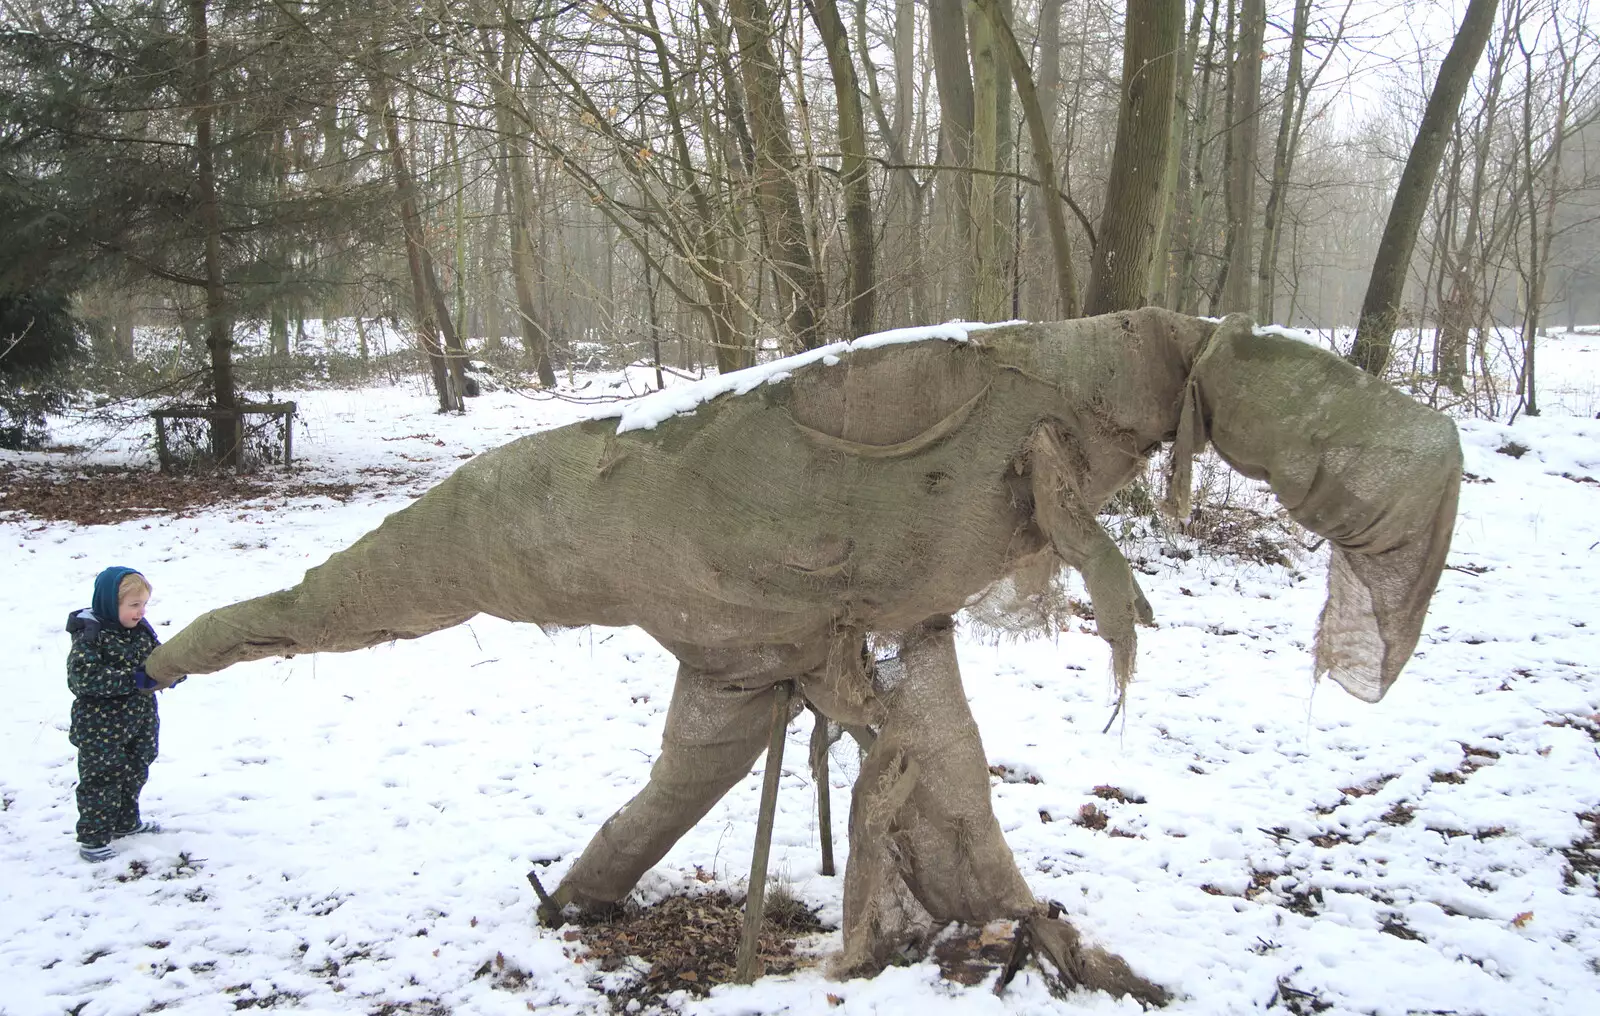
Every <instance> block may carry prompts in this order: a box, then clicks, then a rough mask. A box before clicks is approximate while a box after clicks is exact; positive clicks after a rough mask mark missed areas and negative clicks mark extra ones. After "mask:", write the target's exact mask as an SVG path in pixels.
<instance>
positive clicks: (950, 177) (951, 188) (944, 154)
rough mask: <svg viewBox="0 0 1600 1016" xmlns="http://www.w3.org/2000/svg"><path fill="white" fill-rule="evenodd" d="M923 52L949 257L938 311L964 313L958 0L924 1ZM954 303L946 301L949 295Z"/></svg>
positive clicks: (962, 47) (967, 233)
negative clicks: (935, 106) (935, 111)
mask: <svg viewBox="0 0 1600 1016" xmlns="http://www.w3.org/2000/svg"><path fill="white" fill-rule="evenodd" d="M928 46H929V48H930V49H931V50H932V51H933V76H934V80H935V81H936V82H937V83H938V88H939V165H940V166H941V167H948V169H946V170H945V171H944V172H942V173H940V174H939V176H938V178H937V179H938V184H937V186H936V190H935V195H936V196H938V197H939V198H940V199H941V200H940V202H939V204H940V206H941V207H940V208H939V209H938V213H939V216H940V218H941V219H942V220H943V221H944V223H945V224H946V225H947V226H948V227H949V228H950V231H951V236H950V252H951V253H952V254H953V255H954V257H953V263H952V264H951V266H950V271H949V272H948V274H949V276H950V279H949V281H948V282H947V283H946V288H945V296H944V307H945V310H946V311H947V312H948V311H949V310H950V309H951V308H952V306H954V307H957V308H959V311H960V312H965V310H966V308H967V307H968V305H969V301H970V299H971V294H972V291H973V274H972V268H973V266H972V258H971V255H970V254H969V249H970V244H971V238H972V232H971V224H972V210H971V209H972V204H971V197H972V190H971V187H970V186H969V181H968V177H969V176H970V173H969V172H968V171H969V170H970V169H971V168H972V132H973V97H972V68H971V66H970V65H969V64H968V63H967V23H966V13H965V12H964V11H963V10H962V6H961V0H928ZM952 287H953V289H954V294H955V299H954V300H952V299H951V289H952Z"/></svg>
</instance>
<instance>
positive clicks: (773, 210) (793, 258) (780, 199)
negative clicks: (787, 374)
mask: <svg viewBox="0 0 1600 1016" xmlns="http://www.w3.org/2000/svg"><path fill="white" fill-rule="evenodd" d="M728 13H729V15H730V17H731V18H732V21H733V30H734V33H735V35H736V36H737V37H738V40H739V72H740V75H741V77H742V78H743V80H744V94H745V99H746V101H747V102H748V103H749V115H750V131H751V134H752V135H753V136H754V140H755V145H756V167H755V179H756V203H757V205H758V206H759V208H760V210H761V217H762V219H763V220H764V221H765V222H766V224H767V231H768V232H767V235H768V237H769V238H770V246H769V248H768V254H769V256H770V257H771V258H772V259H773V263H774V267H775V269H776V274H777V278H778V281H779V282H780V284H781V285H782V290H781V291H780V293H779V301H780V306H782V307H783V310H784V316H785V319H786V322H787V325H788V330H789V333H790V335H792V336H793V338H794V342H795V344H796V345H797V346H798V347H799V348H801V349H814V348H816V346H817V345H819V344H820V343H821V336H820V334H819V330H820V327H821V325H822V318H823V314H822V310H823V305H824V303H825V297H824V295H823V288H822V279H821V276H820V275H819V274H818V273H817V270H816V268H815V266H814V264H813V261H812V257H811V247H810V245H809V244H808V243H807V242H806V226H805V219H804V217H803V215H802V214H801V211H800V192H799V189H798V188H797V187H796V185H795V179H794V174H795V171H796V167H795V158H794V144H793V142H792V141H791V139H790V137H789V120H788V116H787V115H786V114H785V113H784V109H783V94H784V93H783V82H782V78H781V77H780V75H779V70H778V62H777V59H776V57H775V56H774V55H773V51H772V36H773V34H774V32H775V28H774V26H773V21H772V14H771V12H770V11H769V9H768V7H767V3H766V0H729V4H728Z"/></svg>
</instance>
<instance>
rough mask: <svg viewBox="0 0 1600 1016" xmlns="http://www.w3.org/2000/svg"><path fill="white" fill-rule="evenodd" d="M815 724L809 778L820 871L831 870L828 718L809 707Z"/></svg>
mask: <svg viewBox="0 0 1600 1016" xmlns="http://www.w3.org/2000/svg"><path fill="white" fill-rule="evenodd" d="M811 714H812V715H813V716H814V717H816V721H817V723H816V726H815V727H813V728H811V778H812V779H813V780H815V781H816V784H817V828H818V829H819V831H820V832H821V834H822V873H823V874H824V875H832V874H833V873H834V871H833V795H832V794H831V793H830V792H829V791H830V788H829V786H828V748H829V747H830V746H831V745H830V740H831V739H830V738H829V737H828V718H827V717H826V716H824V715H822V710H820V709H818V708H817V707H816V706H812V707H811Z"/></svg>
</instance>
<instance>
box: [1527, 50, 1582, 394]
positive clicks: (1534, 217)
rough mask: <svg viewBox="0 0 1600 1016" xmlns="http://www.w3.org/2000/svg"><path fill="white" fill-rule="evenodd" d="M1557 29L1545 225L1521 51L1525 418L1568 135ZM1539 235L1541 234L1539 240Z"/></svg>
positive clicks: (1565, 65) (1568, 64)
mask: <svg viewBox="0 0 1600 1016" xmlns="http://www.w3.org/2000/svg"><path fill="white" fill-rule="evenodd" d="M1555 24H1556V38H1557V43H1558V47H1559V51H1560V53H1561V56H1562V58H1563V59H1562V61H1561V78H1560V81H1559V83H1558V84H1557V85H1556V95H1557V99H1556V123H1555V135H1554V138H1553V139H1552V141H1551V142H1550V151H1549V153H1548V157H1547V161H1548V162H1549V165H1550V185H1549V187H1548V188H1546V191H1545V206H1544V209H1543V211H1544V222H1543V223H1541V222H1540V221H1539V213H1540V209H1539V206H1538V202H1537V201H1536V200H1535V195H1534V187H1533V185H1534V180H1535V177H1536V176H1537V174H1536V173H1535V171H1534V162H1533V82H1534V77H1533V53H1532V52H1531V51H1530V50H1528V49H1526V48H1525V49H1523V62H1524V67H1525V68H1526V70H1527V84H1526V86H1525V87H1524V89H1523V93H1522V112H1523V135H1522V159H1523V162H1522V171H1523V186H1524V188H1525V190H1526V193H1527V198H1528V273H1527V277H1528V309H1527V313H1526V315H1525V316H1524V317H1523V321H1522V383H1521V385H1520V386H1519V387H1520V388H1521V389H1522V390H1521V392H1520V394H1521V396H1522V402H1523V405H1524V406H1525V407H1526V412H1527V414H1528V415H1529V416H1538V415H1539V388H1538V385H1537V383H1536V382H1537V380H1538V374H1537V373H1536V372H1535V370H1534V353H1535V346H1536V345H1537V342H1538V336H1539V333H1540V326H1539V317H1540V313H1541V312H1542V311H1543V309H1544V286H1545V276H1546V275H1548V274H1549V268H1548V266H1549V263H1550V241H1551V240H1552V239H1554V234H1555V215H1556V198H1557V197H1558V196H1559V195H1560V190H1561V143H1562V141H1563V140H1565V135H1566V131H1567V112H1568V106H1569V100H1568V97H1567V82H1568V80H1569V78H1570V76H1571V75H1572V73H1573V66H1572V64H1573V61H1572V59H1571V58H1569V57H1567V54H1566V47H1565V45H1564V43H1565V40H1564V39H1562V38H1561V23H1560V21H1559V20H1557V21H1556V22H1555ZM1541 233H1542V234H1543V235H1541Z"/></svg>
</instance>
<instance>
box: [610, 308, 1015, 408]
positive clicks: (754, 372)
mask: <svg viewBox="0 0 1600 1016" xmlns="http://www.w3.org/2000/svg"><path fill="white" fill-rule="evenodd" d="M1016 323H1019V322H1004V324H1016ZM998 327H1001V325H998V324H993V325H991V324H973V323H969V322H964V321H951V322H949V323H947V324H942V325H925V326H922V327H919V328H894V329H891V330H889V331H886V332H875V333H873V334H872V335H863V336H862V337H861V338H859V339H849V340H845V341H843V342H832V343H829V344H828V345H825V346H819V347H818V348H816V349H808V350H806V351H805V352H803V353H796V354H795V355H793V356H785V357H782V358H780V359H776V360H770V361H768V362H767V363H761V364H756V365H755V366H753V367H746V368H745V369H744V370H736V371H730V372H729V373H727V374H714V375H712V376H711V377H708V378H704V379H702V380H699V381H694V382H691V383H689V384H686V385H678V386H675V387H670V388H664V389H662V390H661V391H658V392H651V393H650V394H649V395H646V396H645V397H643V398H641V399H636V400H634V401H631V402H627V403H623V404H613V405H610V406H606V407H603V408H601V409H599V410H597V411H596V412H595V414H594V418H595V419H608V418H611V417H621V420H620V422H619V423H618V424H617V433H618V434H623V433H626V432H627V431H630V430H654V429H655V428H656V426H657V425H658V424H660V423H661V422H662V421H663V420H667V419H670V418H672V417H674V416H678V415H680V414H684V413H692V412H694V411H695V409H696V408H697V407H699V406H701V405H704V404H705V403H707V402H710V401H711V400H712V399H714V398H717V397H718V396H720V395H728V394H732V395H744V394H745V393H747V392H750V391H753V390H754V389H756V388H759V387H761V386H762V385H764V384H776V383H778V382H780V381H785V380H787V379H788V378H789V377H790V376H791V375H792V374H793V373H794V372H795V371H796V370H798V369H799V368H801V367H804V366H806V365H807V364H812V363H821V364H823V365H824V366H828V367H833V366H837V365H838V364H839V362H840V361H841V360H842V359H843V357H844V356H845V355H847V354H849V353H853V352H855V351H857V350H863V349H878V348H880V347H883V346H894V345H902V344H904V343H908V342H930V341H937V340H944V341H946V342H966V341H967V336H968V334H969V333H971V332H974V331H978V330H980V329H983V328H998Z"/></svg>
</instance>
